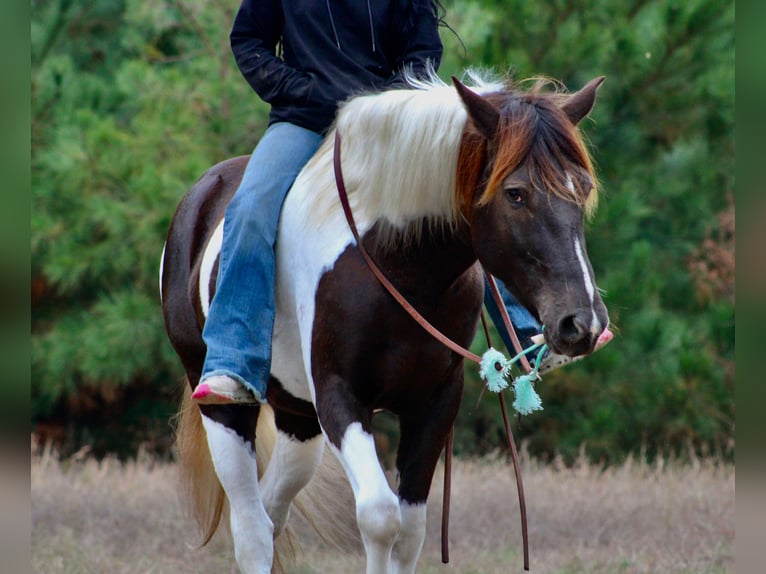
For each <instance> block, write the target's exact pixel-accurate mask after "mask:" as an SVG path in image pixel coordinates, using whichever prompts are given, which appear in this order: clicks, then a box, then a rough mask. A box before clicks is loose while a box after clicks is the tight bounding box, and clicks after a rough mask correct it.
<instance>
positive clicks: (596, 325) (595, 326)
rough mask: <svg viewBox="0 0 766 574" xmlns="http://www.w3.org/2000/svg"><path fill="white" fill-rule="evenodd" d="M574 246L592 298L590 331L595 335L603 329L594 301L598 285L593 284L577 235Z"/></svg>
mask: <svg viewBox="0 0 766 574" xmlns="http://www.w3.org/2000/svg"><path fill="white" fill-rule="evenodd" d="M574 248H575V253H576V254H577V260H578V261H579V262H580V269H581V270H582V277H583V281H584V282H585V291H587V293H588V297H589V298H590V311H591V322H590V332H591V333H593V335H594V336H595V335H598V334H599V333H600V332H601V330H602V326H601V322H600V321H599V320H598V316H597V315H596V309H595V308H594V306H593V301H594V299H595V297H596V286H595V285H594V284H593V279H592V278H591V276H590V272H589V271H588V264H587V263H586V262H585V257H584V256H583V254H582V247H581V246H580V240H579V239H578V238H577V237H575V240H574Z"/></svg>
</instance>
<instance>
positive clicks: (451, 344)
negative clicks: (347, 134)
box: [333, 129, 532, 570]
mask: <svg viewBox="0 0 766 574" xmlns="http://www.w3.org/2000/svg"><path fill="white" fill-rule="evenodd" d="M340 144H341V138H340V133H339V132H338V130H337V129H336V130H335V142H334V150H333V151H334V153H333V170H334V172H335V184H336V186H337V188H338V197H339V198H340V203H341V206H342V207H343V213H344V214H345V216H346V221H347V222H348V226H349V228H350V229H351V234H352V235H353V236H354V239H355V240H356V246H357V249H358V250H359V252H360V253H361V255H362V257H363V258H364V260H365V262H366V263H367V266H368V267H369V268H370V271H372V273H373V275H375V277H376V278H377V279H378V281H379V282H380V283H381V285H383V287H384V288H385V289H386V291H388V292H389V293H390V294H391V296H392V297H393V298H394V299H395V300H396V301H397V302H398V303H399V304H400V305H401V306H402V308H403V309H404V310H405V311H406V312H407V313H408V314H409V315H410V316H411V317H412V318H413V319H414V320H415V322H417V323H418V325H420V326H421V327H422V328H423V329H425V330H426V331H427V332H428V333H429V334H430V335H431V336H432V337H434V338H435V339H436V340H437V341H439V342H441V343H442V344H444V345H445V346H447V347H448V348H449V349H450V350H452V351H454V352H455V353H457V354H458V355H460V356H462V357H463V358H465V359H468V360H469V361H472V362H474V363H477V364H481V362H482V358H481V357H479V356H478V355H476V354H475V353H472V352H471V351H469V350H468V349H466V348H464V347H463V346H461V345H459V344H458V343H456V342H455V341H453V340H452V339H450V338H449V337H447V336H446V335H445V334H444V333H442V332H441V331H439V330H438V329H437V328H436V327H434V326H433V325H432V324H431V323H430V322H429V321H428V320H427V319H426V318H425V317H423V315H421V314H420V313H419V312H418V310H417V309H415V308H414V307H413V306H412V305H411V304H410V303H409V302H408V301H407V299H406V298H405V297H404V295H402V294H401V293H400V292H399V290H397V289H396V287H394V285H393V284H392V283H391V282H390V281H389V280H388V278H386V276H385V274H384V273H383V272H382V271H381V270H380V268H379V267H378V265H377V264H376V263H375V261H374V260H373V258H372V256H371V255H370V254H369V252H368V251H367V249H366V248H365V247H364V244H363V243H362V241H361V238H360V236H359V231H358V230H357V227H356V222H355V221H354V215H353V213H352V211H351V206H350V204H349V200H348V193H347V192H346V185H345V182H344V181H343V171H342V169H341V152H340V148H341V145H340ZM484 276H485V277H486V280H487V283H488V285H489V288H490V292H491V293H492V298H493V299H494V300H495V303H496V304H497V307H498V309H499V310H500V313H501V316H502V318H503V324H504V325H503V326H504V327H505V329H506V331H507V333H508V335H509V336H510V338H511V342H512V343H513V346H514V349H515V351H516V353H518V354H520V360H521V364H522V367H523V369H524V371H525V372H526V373H530V372H531V371H532V367H531V366H530V364H529V362H528V361H527V358H526V357H525V356H524V354H523V349H522V347H521V343H520V342H519V338H518V336H517V335H516V331H515V330H514V328H513V325H512V324H511V320H510V317H508V312H507V310H506V308H505V304H504V303H503V300H502V297H501V296H500V292H499V291H498V288H497V284H496V283H495V280H494V278H493V277H492V275H491V274H490V273H486V272H485V273H484ZM481 319H482V324H483V326H484V333H485V336H486V337H487V344H488V345H489V346H490V347H491V343H490V339H489V329H488V328H487V321H486V317H485V316H484V313H483V312H482V316H481ZM497 367H498V370H500V365H499V364H498V365H497ZM498 397H499V401H500V408H501V412H502V414H503V424H504V426H505V435H506V440H507V442H508V448H509V450H510V453H511V459H512V460H513V469H514V473H515V476H516V487H517V490H518V495H519V512H520V515H521V535H522V543H523V550H524V570H529V542H528V536H527V510H526V503H525V500H524V486H523V484H522V480H521V470H520V467H519V458H518V452H517V450H516V443H515V441H514V438H513V433H512V432H511V425H510V421H509V419H508V409H507V407H506V404H505V397H504V396H503V393H502V392H499V393H498ZM453 431H454V425H453V428H451V429H450V431H449V434H448V435H447V442H446V445H445V464H444V498H443V505H442V529H441V534H442V562H443V563H445V564H446V563H447V562H449V503H450V490H451V480H450V477H451V471H452V439H453Z"/></svg>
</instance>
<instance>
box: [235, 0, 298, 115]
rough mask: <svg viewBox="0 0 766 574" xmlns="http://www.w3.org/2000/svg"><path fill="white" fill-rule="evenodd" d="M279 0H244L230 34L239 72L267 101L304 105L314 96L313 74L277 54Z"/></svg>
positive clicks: (280, 14)
mask: <svg viewBox="0 0 766 574" xmlns="http://www.w3.org/2000/svg"><path fill="white" fill-rule="evenodd" d="M282 25H283V19H282V8H281V5H280V2H279V0H243V1H242V4H241V5H240V7H239V11H238V12H237V16H236V18H235V19H234V25H233V27H232V30H231V34H230V35H229V40H230V42H231V50H232V52H233V53H234V59H235V60H236V61H237V66H238V67H239V70H240V72H242V75H243V76H244V77H245V79H246V80H247V81H248V83H249V84H250V86H251V87H252V88H253V90H255V92H256V93H257V94H258V95H259V96H260V97H261V99H262V100H264V101H265V102H267V103H269V104H272V105H276V106H289V105H296V104H297V105H303V104H305V103H307V102H308V100H309V98H310V97H311V91H312V89H311V88H312V79H311V77H310V76H309V75H308V74H306V73H304V72H302V71H300V70H296V69H295V68H292V67H290V66H288V65H287V64H285V62H284V61H283V60H282V59H281V58H279V57H277V55H276V48H277V43H278V42H279V39H280V37H281V35H282Z"/></svg>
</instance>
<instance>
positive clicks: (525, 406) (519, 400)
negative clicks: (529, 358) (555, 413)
mask: <svg viewBox="0 0 766 574" xmlns="http://www.w3.org/2000/svg"><path fill="white" fill-rule="evenodd" d="M536 377H537V372H536V371H533V372H532V373H530V374H528V375H521V376H520V377H517V378H516V379H515V380H514V381H513V391H514V392H515V393H516V400H515V401H513V408H514V409H516V411H517V412H519V413H520V414H522V415H528V414H530V413H531V412H533V411H541V410H543V401H542V400H541V399H540V395H538V394H537V392H536V391H535V388H534V386H533V385H532V381H533V380H535V379H536Z"/></svg>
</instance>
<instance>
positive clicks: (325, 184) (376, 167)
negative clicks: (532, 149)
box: [291, 77, 497, 241]
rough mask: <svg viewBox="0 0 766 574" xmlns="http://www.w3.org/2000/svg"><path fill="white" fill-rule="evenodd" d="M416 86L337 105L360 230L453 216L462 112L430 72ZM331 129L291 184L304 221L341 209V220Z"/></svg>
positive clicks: (409, 228) (410, 232) (400, 230)
mask: <svg viewBox="0 0 766 574" xmlns="http://www.w3.org/2000/svg"><path fill="white" fill-rule="evenodd" d="M415 86H416V87H414V88H413V89H407V90H392V91H387V92H382V93H378V94H373V95H366V96H358V97H355V98H352V99H351V100H349V101H348V102H346V103H345V104H344V105H343V106H342V107H341V108H340V111H339V112H338V117H337V120H336V125H335V129H336V130H338V131H339V132H340V135H341V138H342V140H341V141H342V145H341V157H342V169H343V177H344V180H345V183H346V189H347V191H348V195H349V202H350V204H351V208H352V210H353V212H354V218H355V219H356V222H357V226H358V227H359V230H360V232H361V233H364V232H365V231H366V230H368V229H369V228H370V227H371V226H372V225H373V224H375V222H377V221H382V222H384V223H386V224H387V225H385V226H384V227H385V228H386V229H389V230H390V231H391V232H393V234H395V235H397V236H398V237H400V238H401V237H402V236H403V235H404V236H406V237H407V238H413V237H417V236H418V235H419V234H420V232H421V231H422V229H421V226H420V225H419V224H420V223H422V221H424V220H426V221H428V222H429V225H434V224H435V225H450V224H451V223H452V222H454V221H455V219H456V217H457V208H456V205H455V175H456V174H455V171H456V166H457V158H458V151H459V147H460V140H461V136H462V133H463V128H464V126H465V123H466V119H467V114H466V111H465V108H464V106H463V103H462V101H461V100H460V97H459V96H458V94H457V91H456V90H455V88H454V87H453V86H448V85H446V84H444V83H443V82H441V81H440V80H439V79H438V78H436V77H434V79H433V80H432V81H429V82H422V81H421V82H417V83H415ZM487 87H488V86H483V88H485V89H486V88H487ZM493 87H494V88H497V86H493ZM485 89H482V90H481V91H485ZM334 136H335V130H333V131H331V132H330V134H329V135H328V137H327V138H326V140H325V141H324V143H323V144H322V146H321V147H320V149H319V151H318V152H317V154H316V155H315V156H314V158H313V159H312V160H311V161H310V162H309V163H308V164H307V166H306V167H305V168H304V169H303V171H302V172H301V174H300V175H299V176H298V179H297V180H296V182H295V186H294V189H293V192H296V191H297V192H298V193H300V194H301V195H302V196H303V197H304V198H305V201H304V202H303V205H302V207H303V208H305V210H306V211H305V214H304V217H305V223H306V225H307V226H309V227H319V226H325V225H336V224H338V222H339V219H338V216H339V215H340V218H341V219H340V221H341V222H343V219H342V217H343V216H342V212H341V207H340V202H339V200H338V192H337V188H336V185H335V178H334V174H333V167H332V161H333V140H334ZM298 188H300V189H298ZM291 193H292V192H291ZM342 224H343V225H345V222H343V223H342ZM390 239H391V238H390V237H389V238H386V239H385V240H386V241H387V240H390Z"/></svg>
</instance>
